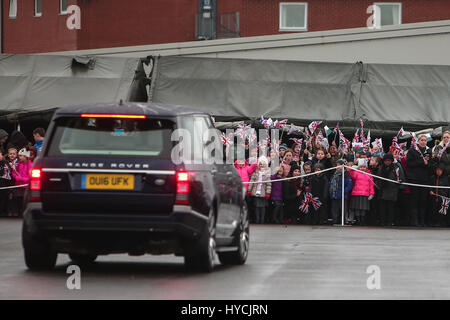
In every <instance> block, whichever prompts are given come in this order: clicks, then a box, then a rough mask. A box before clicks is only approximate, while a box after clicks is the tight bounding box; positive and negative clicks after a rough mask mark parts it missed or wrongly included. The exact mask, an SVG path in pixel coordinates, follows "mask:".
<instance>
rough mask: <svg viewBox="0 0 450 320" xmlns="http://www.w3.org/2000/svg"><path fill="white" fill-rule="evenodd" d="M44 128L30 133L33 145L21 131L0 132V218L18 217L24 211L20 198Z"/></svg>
mask: <svg viewBox="0 0 450 320" xmlns="http://www.w3.org/2000/svg"><path fill="white" fill-rule="evenodd" d="M44 137H45V129H43V128H36V129H35V130H34V131H33V139H34V144H33V143H32V142H29V141H28V140H27V138H26V137H25V136H24V135H23V134H22V133H21V132H20V131H13V132H12V133H11V134H8V133H7V132H6V131H5V130H3V129H0V216H13V217H17V216H20V215H22V212H23V197H24V193H25V189H26V188H27V185H28V183H29V181H30V174H31V167H32V164H33V161H34V159H35V158H36V156H37V155H38V153H39V152H40V151H41V148H42V143H43V141H44Z"/></svg>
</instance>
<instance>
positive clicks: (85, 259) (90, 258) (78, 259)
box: [69, 253, 97, 265]
mask: <svg viewBox="0 0 450 320" xmlns="http://www.w3.org/2000/svg"><path fill="white" fill-rule="evenodd" d="M69 258H70V260H72V261H73V262H74V263H75V264H78V265H89V264H93V263H94V262H95V259H97V255H96V254H79V253H69Z"/></svg>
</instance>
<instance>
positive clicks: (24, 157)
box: [11, 148, 33, 216]
mask: <svg viewBox="0 0 450 320" xmlns="http://www.w3.org/2000/svg"><path fill="white" fill-rule="evenodd" d="M32 165H33V163H32V162H31V161H30V151H28V150H26V149H25V148H23V149H21V150H20V151H19V161H18V162H17V164H16V167H15V169H13V171H12V175H13V177H14V180H15V185H16V186H20V185H27V184H28V183H29V182H30V174H31V167H32ZM26 188H27V187H26V186H24V187H21V188H17V189H13V191H12V199H11V200H12V202H13V204H14V205H13V206H11V207H12V208H14V211H17V212H14V214H13V215H14V216H16V215H21V214H22V211H23V204H22V203H23V196H24V193H25V189H26Z"/></svg>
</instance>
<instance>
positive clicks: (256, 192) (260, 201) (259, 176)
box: [248, 156, 272, 223]
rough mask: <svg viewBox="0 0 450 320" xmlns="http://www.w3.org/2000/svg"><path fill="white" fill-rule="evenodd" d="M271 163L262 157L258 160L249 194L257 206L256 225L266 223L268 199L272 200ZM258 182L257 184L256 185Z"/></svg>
mask: <svg viewBox="0 0 450 320" xmlns="http://www.w3.org/2000/svg"><path fill="white" fill-rule="evenodd" d="M268 164H269V161H268V160H267V158H266V157H264V156H261V157H259V159H258V168H257V170H256V171H255V172H254V173H253V174H252V176H251V179H250V182H253V183H251V184H250V185H249V188H248V194H249V195H250V196H252V197H253V199H254V204H255V213H256V223H264V218H265V214H266V207H267V199H269V198H270V193H271V190H272V184H271V183H270V169H269V168H268ZM255 182H257V183H255Z"/></svg>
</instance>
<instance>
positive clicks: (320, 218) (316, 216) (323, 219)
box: [310, 204, 328, 224]
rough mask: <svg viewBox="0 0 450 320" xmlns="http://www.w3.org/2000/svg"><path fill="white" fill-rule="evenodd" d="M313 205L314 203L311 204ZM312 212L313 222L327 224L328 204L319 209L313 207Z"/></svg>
mask: <svg viewBox="0 0 450 320" xmlns="http://www.w3.org/2000/svg"><path fill="white" fill-rule="evenodd" d="M310 206H311V207H312V204H310ZM311 214H312V224H326V223H327V220H328V211H327V209H326V206H325V205H324V204H322V205H321V206H320V207H319V209H317V210H314V209H311Z"/></svg>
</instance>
